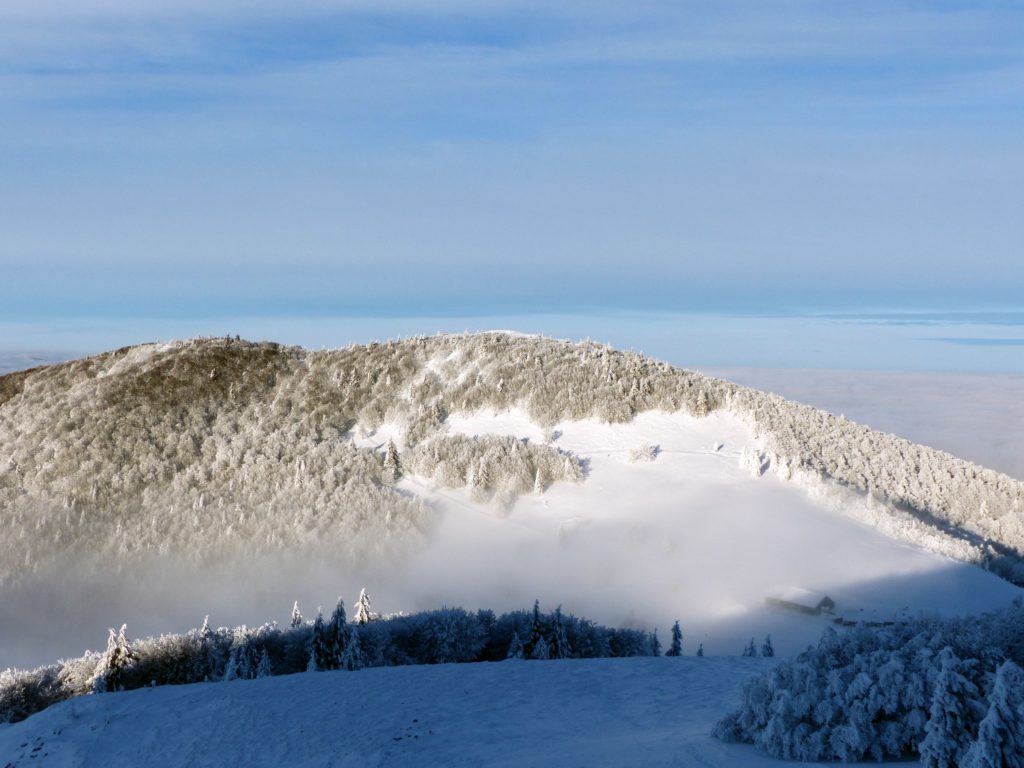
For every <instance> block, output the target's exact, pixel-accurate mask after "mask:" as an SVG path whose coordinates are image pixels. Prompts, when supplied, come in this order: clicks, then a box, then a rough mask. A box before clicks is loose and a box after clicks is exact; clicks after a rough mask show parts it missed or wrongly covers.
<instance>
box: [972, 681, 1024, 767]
mask: <svg viewBox="0 0 1024 768" xmlns="http://www.w3.org/2000/svg"><path fill="white" fill-rule="evenodd" d="M964 768H1024V671H1022V670H1021V668H1020V667H1018V666H1017V665H1016V664H1014V663H1013V662H1012V661H1004V662H1003V663H1002V664H1001V665H1000V666H999V669H997V670H996V679H995V683H994V685H993V686H992V693H991V695H989V697H988V713H987V714H986V715H985V717H984V719H983V720H982V721H981V724H980V725H979V726H978V739H977V741H975V742H974V744H972V745H971V747H970V749H969V750H968V751H967V756H966V759H965V760H964Z"/></svg>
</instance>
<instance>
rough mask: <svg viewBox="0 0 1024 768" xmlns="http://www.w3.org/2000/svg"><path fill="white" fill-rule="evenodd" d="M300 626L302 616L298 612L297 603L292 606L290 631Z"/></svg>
mask: <svg viewBox="0 0 1024 768" xmlns="http://www.w3.org/2000/svg"><path fill="white" fill-rule="evenodd" d="M300 626H302V614H301V613H300V612H299V601H298V600H296V601H295V605H293V606H292V629H295V627H300Z"/></svg>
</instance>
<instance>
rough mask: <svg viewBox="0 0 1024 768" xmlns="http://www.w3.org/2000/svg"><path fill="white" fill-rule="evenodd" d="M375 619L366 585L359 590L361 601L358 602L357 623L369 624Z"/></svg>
mask: <svg viewBox="0 0 1024 768" xmlns="http://www.w3.org/2000/svg"><path fill="white" fill-rule="evenodd" d="M372 620H373V611H372V610H371V608H370V596H369V595H368V594H366V587H363V588H362V589H361V590H360V591H359V602H358V603H357V604H356V615H355V622H356V624H368V623H369V622H370V621H372Z"/></svg>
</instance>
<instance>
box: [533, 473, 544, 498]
mask: <svg viewBox="0 0 1024 768" xmlns="http://www.w3.org/2000/svg"><path fill="white" fill-rule="evenodd" d="M533 492H534V493H536V494H537V495H538V496H540V495H541V494H542V493H544V478H543V477H541V474H540V468H539V467H538V468H537V471H536V472H535V473H534V475H533Z"/></svg>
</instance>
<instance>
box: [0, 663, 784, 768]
mask: <svg viewBox="0 0 1024 768" xmlns="http://www.w3.org/2000/svg"><path fill="white" fill-rule="evenodd" d="M769 663H770V662H767V661H765V660H759V659H742V658H720V659H715V658H705V659H695V658H680V659H668V658H664V657H662V658H657V659H598V660H586V661H561V662H555V661H552V662H522V661H519V662H502V663H499V664H462V665H440V666H420V667H395V668H387V669H366V670H362V671H360V672H355V673H350V672H321V673H307V674H301V675H292V676H287V677H278V678H268V679H263V680H251V681H236V682H233V683H219V684H201V685H188V686H174V687H164V688H153V689H142V690H138V691H131V692H128V693H117V694H102V695H95V696H88V697H85V698H82V699H76V700H73V701H70V702H65V703H63V704H60V705H58V706H55V707H51V708H50V709H48V710H46V711H45V712H42V713H40V714H38V715H36V716H34V717H32V718H29V719H28V720H26V721H24V722H22V723H18V724H16V725H13V726H6V727H0V761H2V763H3V764H5V765H7V766H10V768H27V766H30V765H31V766H39V767H40V768H73V767H74V768H77V767H78V766H107V765H120V766H135V765H145V766H147V767H148V768H177V767H178V766H181V768H202V767H203V766H229V765H239V766H247V768H262V767H263V766H267V767H268V768H270V767H273V768H277V766H281V765H288V766H296V768H298V767H302V768H314V767H317V766H324V767H325V768H326V766H332V767H333V768H344V767H345V766H352V768H371V767H372V766H396V767H398V766H417V768H429V767H430V766H457V765H460V766H506V767H507V768H512V767H517V768H541V767H543V766H558V768H572V767H573V766H580V767H581V768H582V767H583V766H586V767H587V768H601V767H602V766H608V767H609V768H611V767H612V766H614V767H615V768H622V767H623V766H644V767H645V768H658V766H717V767H719V768H730V767H731V766H754V767H757V766H764V767H765V768H767V767H768V766H778V765H782V764H783V763H780V762H779V761H777V760H774V759H771V758H767V757H764V756H762V755H759V754H758V753H757V752H755V751H754V749H753V748H752V747H748V746H742V745H728V744H722V743H720V742H718V741H715V740H714V739H712V737H711V736H710V730H711V728H712V726H713V724H714V722H715V721H716V720H717V719H719V717H720V716H721V714H722V713H723V712H725V711H726V710H727V709H729V708H730V707H731V706H732V705H733V704H734V702H735V699H736V694H737V691H738V686H739V685H740V684H741V681H742V680H744V679H745V678H747V677H749V676H751V675H753V674H756V673H757V672H759V671H761V670H763V669H765V668H767V665H768V664H769Z"/></svg>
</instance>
